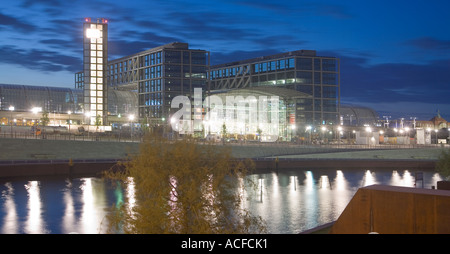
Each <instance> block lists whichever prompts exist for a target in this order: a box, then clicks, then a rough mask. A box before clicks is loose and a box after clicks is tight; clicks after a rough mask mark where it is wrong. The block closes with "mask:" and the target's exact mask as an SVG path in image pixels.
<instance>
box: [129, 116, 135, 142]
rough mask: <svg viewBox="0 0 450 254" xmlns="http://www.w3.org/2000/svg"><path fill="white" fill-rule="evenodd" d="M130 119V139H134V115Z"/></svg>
mask: <svg viewBox="0 0 450 254" xmlns="http://www.w3.org/2000/svg"><path fill="white" fill-rule="evenodd" d="M128 119H129V120H130V139H131V138H133V120H134V115H129V116H128Z"/></svg>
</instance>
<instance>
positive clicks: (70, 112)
mask: <svg viewBox="0 0 450 254" xmlns="http://www.w3.org/2000/svg"><path fill="white" fill-rule="evenodd" d="M67 114H68V115H69V134H70V124H71V122H72V120H71V119H70V115H71V114H72V111H70V110H69V111H67Z"/></svg>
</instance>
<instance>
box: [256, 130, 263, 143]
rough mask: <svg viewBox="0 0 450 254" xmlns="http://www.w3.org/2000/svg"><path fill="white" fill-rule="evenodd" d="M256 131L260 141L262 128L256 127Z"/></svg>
mask: <svg viewBox="0 0 450 254" xmlns="http://www.w3.org/2000/svg"><path fill="white" fill-rule="evenodd" d="M256 133H258V139H259V141H261V133H262V130H261V129H260V128H259V127H258V129H257V130H256Z"/></svg>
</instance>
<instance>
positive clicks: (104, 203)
mask: <svg viewBox="0 0 450 254" xmlns="http://www.w3.org/2000/svg"><path fill="white" fill-rule="evenodd" d="M414 176H415V172H414V171H410V170H399V169H397V170H355V169H352V170H346V169H341V170H292V171H279V172H278V173H275V172H270V173H261V174H254V175H250V176H248V179H250V180H251V181H252V182H253V183H254V185H249V184H247V183H246V181H244V180H243V179H240V181H239V184H238V186H239V187H238V189H237V190H236V191H239V192H240V194H242V195H243V197H244V202H243V204H242V207H243V208H246V209H248V210H249V211H250V212H252V213H253V214H255V215H260V216H261V217H262V218H263V219H264V220H265V221H266V222H267V224H268V230H269V232H270V233H298V232H301V231H304V230H307V229H310V228H313V227H316V226H319V225H322V224H325V223H328V222H331V221H334V220H336V219H337V218H338V217H339V215H340V214H341V212H342V211H343V210H344V209H345V207H346V205H347V204H348V202H349V201H350V200H351V198H352V197H353V195H354V194H355V193H356V191H357V190H358V188H360V187H363V186H367V185H372V184H388V185H397V186H409V187H414V186H415V178H414ZM423 178H424V187H425V188H431V186H435V185H436V182H437V181H440V180H442V178H441V177H440V175H439V174H437V173H435V172H424V174H423ZM417 186H418V187H421V186H422V184H418V185H417ZM0 191H1V200H0V223H1V225H0V229H1V233H12V234H15V233H27V234H28V233H71V232H77V233H94V234H95V233H104V232H105V229H106V226H107V225H106V221H105V216H106V213H107V209H108V208H109V207H110V206H111V205H113V204H121V203H125V205H127V208H129V209H132V208H133V207H135V206H136V190H135V184H134V181H133V179H128V180H127V181H126V182H125V183H122V184H114V185H113V184H111V183H110V182H108V181H104V180H102V179H98V178H80V179H73V180H68V179H61V178H58V179H46V180H41V181H12V182H7V183H4V184H3V185H1V186H0Z"/></svg>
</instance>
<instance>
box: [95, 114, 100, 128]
mask: <svg viewBox="0 0 450 254" xmlns="http://www.w3.org/2000/svg"><path fill="white" fill-rule="evenodd" d="M101 125H102V117H101V116H100V115H96V116H95V126H97V130H98V127H99V126H101Z"/></svg>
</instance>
